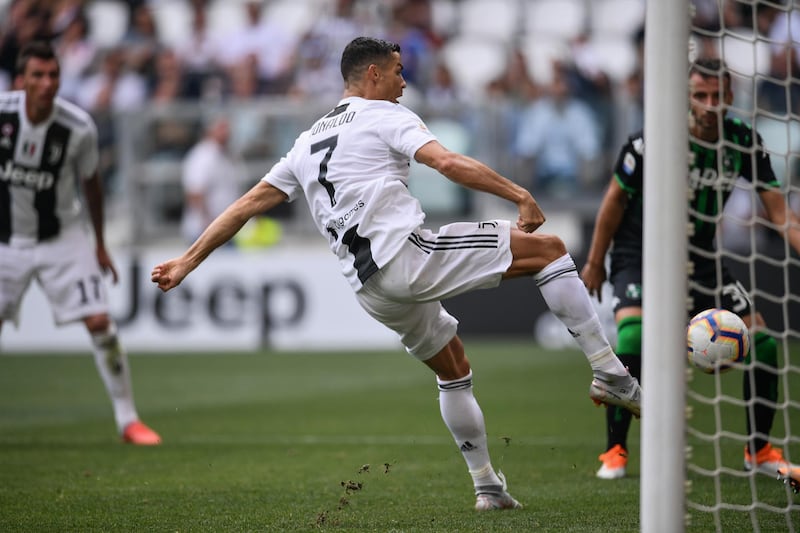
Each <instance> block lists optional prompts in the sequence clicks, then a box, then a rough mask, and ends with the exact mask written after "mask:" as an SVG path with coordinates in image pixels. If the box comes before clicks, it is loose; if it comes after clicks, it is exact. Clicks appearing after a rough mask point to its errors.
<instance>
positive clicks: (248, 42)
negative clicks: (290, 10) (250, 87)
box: [220, 0, 297, 93]
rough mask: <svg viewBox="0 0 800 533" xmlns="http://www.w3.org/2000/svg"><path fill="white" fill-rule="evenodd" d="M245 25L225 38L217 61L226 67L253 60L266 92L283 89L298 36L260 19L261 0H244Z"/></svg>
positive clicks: (288, 78) (289, 71)
mask: <svg viewBox="0 0 800 533" xmlns="http://www.w3.org/2000/svg"><path fill="white" fill-rule="evenodd" d="M244 9H245V10H246V12H247V26H246V27H244V28H241V29H237V30H236V31H234V32H233V33H232V34H231V35H229V36H227V37H226V38H225V46H224V47H221V53H220V61H221V62H222V64H223V65H224V66H225V68H227V69H231V68H235V67H236V66H238V65H240V64H241V63H242V61H245V60H247V59H248V58H249V57H251V56H252V57H253V58H255V60H256V66H257V72H258V79H259V86H260V88H261V90H263V91H264V92H266V93H284V92H286V89H287V88H288V86H289V83H290V76H291V67H292V60H293V57H294V51H295V48H296V46H297V39H296V38H295V37H294V36H293V35H291V34H289V33H288V32H287V31H286V30H284V29H283V28H282V27H281V26H279V25H278V24H276V23H273V22H268V21H265V20H263V19H262V6H261V2H255V1H252V0H249V1H247V2H245V4H244Z"/></svg>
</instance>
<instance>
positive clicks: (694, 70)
mask: <svg viewBox="0 0 800 533" xmlns="http://www.w3.org/2000/svg"><path fill="white" fill-rule="evenodd" d="M694 74H697V75H699V76H702V77H703V78H719V77H720V76H721V77H722V79H723V80H724V82H725V83H726V84H730V83H731V73H730V72H729V71H728V68H727V67H726V66H725V62H724V61H722V60H721V59H719V58H717V57H704V58H700V59H696V60H695V61H694V62H693V63H692V66H691V67H689V77H690V78H691V77H692V76H693V75H694Z"/></svg>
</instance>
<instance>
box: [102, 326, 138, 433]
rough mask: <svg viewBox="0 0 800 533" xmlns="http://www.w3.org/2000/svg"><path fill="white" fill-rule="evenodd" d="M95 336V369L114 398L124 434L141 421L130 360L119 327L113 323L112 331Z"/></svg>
mask: <svg viewBox="0 0 800 533" xmlns="http://www.w3.org/2000/svg"><path fill="white" fill-rule="evenodd" d="M91 337H92V346H93V348H94V350H93V351H94V362H95V366H97V370H98V372H99V373H100V377H101V378H102V380H103V384H104V385H105V387H106V391H107V392H108V396H109V398H111V405H112V406H113V408H114V420H115V421H116V424H117V429H118V430H119V431H120V433H121V432H122V431H123V430H124V429H125V426H127V425H128V424H130V423H131V422H135V421H136V420H138V419H139V415H138V414H137V413H136V407H135V406H134V403H133V392H132V387H131V374H130V368H129V367H128V357H127V355H126V354H125V351H124V350H123V349H122V346H121V345H120V343H119V339H118V338H117V331H116V327H115V326H114V325H113V324H112V325H111V326H110V327H109V328H108V331H106V332H104V333H94V334H92V335H91Z"/></svg>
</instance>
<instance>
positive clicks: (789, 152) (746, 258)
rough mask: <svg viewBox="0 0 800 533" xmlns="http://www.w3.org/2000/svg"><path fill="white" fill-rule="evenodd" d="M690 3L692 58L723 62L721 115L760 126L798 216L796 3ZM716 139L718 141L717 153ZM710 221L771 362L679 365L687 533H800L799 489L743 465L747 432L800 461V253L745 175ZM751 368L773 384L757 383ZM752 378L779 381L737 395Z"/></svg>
mask: <svg viewBox="0 0 800 533" xmlns="http://www.w3.org/2000/svg"><path fill="white" fill-rule="evenodd" d="M690 6H691V9H692V12H691V14H690V15H691V18H690V20H691V32H690V35H691V37H690V39H691V40H690V46H689V55H690V58H689V59H690V60H693V59H696V58H703V57H717V58H720V59H722V60H723V61H724V64H725V65H726V66H727V69H728V71H729V72H730V74H731V77H732V88H733V95H734V99H733V104H732V105H730V106H729V107H728V116H729V117H734V118H740V119H741V120H742V121H744V122H745V123H747V124H749V125H751V126H752V127H753V128H754V129H755V130H757V131H758V133H759V134H760V136H761V138H762V139H763V145H764V148H765V150H766V152H767V153H768V155H769V157H770V159H771V163H772V167H773V169H774V171H775V175H776V177H777V178H778V180H779V181H780V184H781V185H780V191H781V193H783V197H784V202H785V205H786V206H787V208H788V209H791V210H793V211H794V212H795V213H800V174H798V172H800V2H797V0H785V1H779V0H772V1H765V0H692V1H691V2H690ZM725 143H726V141H724V140H720V141H719V142H718V143H717V146H716V147H715V148H716V150H717V153H718V154H723V153H725V148H726V146H725ZM721 159H722V157H720V158H719V160H721ZM753 161H754V163H753V164H755V158H753ZM718 165H720V166H719V168H720V172H722V167H721V165H722V163H721V162H720V163H718ZM690 214H693V215H695V216H702V214H698V213H691V209H690ZM716 222H717V235H716V240H717V249H716V253H715V259H717V260H718V261H717V263H718V265H721V264H725V265H726V266H727V268H728V269H729V270H730V272H731V273H732V274H733V276H734V277H735V278H736V279H737V280H739V281H740V282H741V283H742V284H743V285H744V287H745V289H746V291H747V293H748V294H749V296H750V298H751V300H752V302H753V313H752V316H755V313H756V312H757V313H760V314H761V315H762V316H763V317H764V319H765V322H766V328H765V329H762V330H761V331H762V333H764V334H767V335H769V336H771V337H772V338H773V339H774V340H775V341H776V345H777V363H774V362H773V363H770V361H769V359H770V357H769V355H770V354H771V353H773V352H774V350H771V349H770V348H762V349H761V351H759V347H760V346H764V343H763V342H754V343H752V345H753V347H752V349H751V357H750V358H749V360H748V362H747V364H746V365H744V367H743V368H738V369H735V370H732V371H730V372H726V373H722V374H712V375H708V374H703V373H700V372H699V371H697V370H694V369H689V370H688V373H689V376H688V377H689V384H688V398H687V411H686V412H687V438H686V442H687V473H686V476H687V485H686V510H687V530H688V531H800V495H798V494H794V493H793V491H792V490H791V486H790V485H789V484H786V483H783V482H781V480H779V479H778V472H777V471H772V468H771V465H770V468H768V469H766V468H765V469H764V470H765V471H764V472H760V471H758V469H753V470H746V469H745V465H744V462H745V447H746V445H747V443H748V442H750V440H751V439H752V438H753V437H754V436H757V437H760V438H761V439H764V440H766V441H768V442H769V443H770V444H771V446H772V447H773V448H775V449H780V450H782V453H783V459H784V460H785V461H787V462H791V463H794V464H795V465H799V464H800V342H798V341H800V262H799V261H798V259H797V258H798V257H799V256H800V254H798V252H797V251H796V250H795V249H793V248H792V247H791V246H790V244H789V243H788V242H787V241H786V240H784V238H783V237H782V235H783V234H784V233H785V232H786V230H787V229H788V224H783V225H781V224H775V223H773V222H771V221H770V220H769V218H768V217H767V213H766V211H765V209H764V206H763V204H762V203H761V201H760V199H759V192H758V190H757V189H756V188H755V187H754V185H753V183H752V182H746V181H744V180H742V179H739V180H738V182H737V183H736V186H735V188H734V190H733V192H732V194H731V196H730V198H729V199H728V202H727V204H726V205H725V209H724V210H723V211H722V212H721V213H719V214H718V215H717V220H716ZM690 250H692V248H691V246H690ZM693 251H696V252H697V250H693ZM717 272H718V282H719V272H720V270H719V269H717ZM721 292H722V283H721V282H719V283H718V290H717V296H721ZM751 334H754V331H752V329H751ZM764 338H765V337H763V336H761V337H760V339H761V340H763V339H764ZM759 354H761V356H759ZM765 356H766V357H765ZM762 359H765V360H766V362H764V361H762ZM759 372H768V373H772V374H773V375H774V376H777V379H773V380H770V379H765V380H763V381H762V382H758V383H757V379H756V376H757V375H758V373H759ZM761 383H766V384H770V383H772V384H776V385H777V394H774V391H769V390H768V391H763V394H760V395H752V396H751V397H750V398H749V400H746V399H745V398H746V397H747V395H746V394H745V393H744V389H745V388H748V387H749V389H750V390H756V389H757V388H759V387H760V388H761V389H763V388H764V387H763V385H761ZM764 407H766V408H767V409H766V411H767V412H768V411H770V410H771V409H774V419H773V422H772V424H771V428H769V430H768V434H767V433H761V432H756V433H759V434H757V435H751V434H749V433H750V430H749V429H748V423H747V419H748V417H749V418H750V419H755V418H757V417H763V416H765V415H764V414H763V411H765V409H763V408H764ZM766 416H768V415H766Z"/></svg>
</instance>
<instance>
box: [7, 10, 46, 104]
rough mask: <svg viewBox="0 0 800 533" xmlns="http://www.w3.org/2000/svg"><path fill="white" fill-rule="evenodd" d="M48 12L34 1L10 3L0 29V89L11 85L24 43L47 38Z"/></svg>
mask: <svg viewBox="0 0 800 533" xmlns="http://www.w3.org/2000/svg"><path fill="white" fill-rule="evenodd" d="M50 13H51V12H50V10H49V9H48V8H47V6H46V5H43V3H42V2H37V1H36V0H13V1H12V2H11V5H10V6H9V7H8V17H7V18H6V20H5V21H2V26H0V86H2V87H6V88H8V87H10V86H11V85H12V83H13V80H14V76H15V75H16V72H15V70H16V61H17V56H18V55H19V51H20V50H21V49H22V47H23V46H24V45H25V44H26V43H29V42H31V41H34V40H39V39H49V38H50V37H51V32H50ZM2 87H0V88H2Z"/></svg>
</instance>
